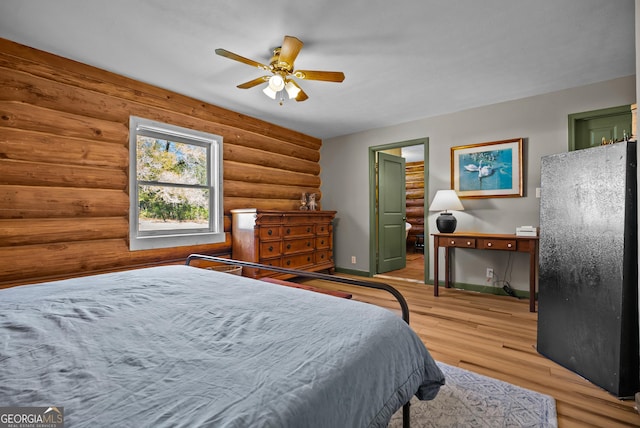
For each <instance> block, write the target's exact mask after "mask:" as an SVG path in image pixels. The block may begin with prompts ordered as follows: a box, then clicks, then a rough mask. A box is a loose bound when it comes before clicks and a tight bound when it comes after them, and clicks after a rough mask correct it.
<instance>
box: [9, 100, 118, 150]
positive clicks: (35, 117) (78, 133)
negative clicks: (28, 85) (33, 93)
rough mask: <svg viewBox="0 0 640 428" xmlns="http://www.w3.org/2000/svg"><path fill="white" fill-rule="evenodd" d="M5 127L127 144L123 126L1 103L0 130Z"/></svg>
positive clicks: (12, 102) (45, 109) (16, 104)
mask: <svg viewBox="0 0 640 428" xmlns="http://www.w3.org/2000/svg"><path fill="white" fill-rule="evenodd" d="M4 126H6V127H8V128H18V129H28V130H31V131H38V132H44V133H48V134H54V135H63V136H68V137H79V138H87V139H90V140H94V141H110V142H115V143H123V144H126V143H128V141H129V130H128V128H127V126H125V125H124V124H122V123H115V122H109V121H106V120H101V119H96V118H88V117H82V116H77V115H74V114H69V113H64V112H61V111H56V110H52V109H47V108H42V107H37V106H33V105H29V104H24V103H19V102H14V101H0V127H4Z"/></svg>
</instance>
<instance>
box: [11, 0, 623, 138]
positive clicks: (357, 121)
mask: <svg viewBox="0 0 640 428" xmlns="http://www.w3.org/2000/svg"><path fill="white" fill-rule="evenodd" d="M634 10H635V9H634V0H535V1H534V0H482V1H479V0H449V1H446V0H396V1H389V0H346V1H345V0H316V1H297V2H295V1H291V0H270V1H265V2H258V1H250V0H227V1H211V0H185V1H175V0H135V1H131V0H103V1H98V0H55V1H53V0H28V1H27V0H2V2H0V37H3V38H6V39H9V40H13V41H16V42H18V43H22V44H25V45H28V46H32V47H35V48H38V49H42V50H45V51H48V52H52V53H55V54H58V55H61V56H63V57H67V58H71V59H74V60H77V61H81V62H84V63H87V64H91V65H94V66H96V67H100V68H103V69H106V70H110V71H113V72H116V73H118V74H122V75H125V76H129V77H132V78H134V79H136V80H140V81H144V82H147V83H150V84H153V85H156V86H159V87H162V88H166V89H170V90H173V91H176V92H179V93H182V94H185V95H188V96H191V97H194V98H197V99H200V100H203V101H206V102H208V103H211V104H215V105H218V106H221V107H225V108H228V109H231V110H233V111H236V112H240V113H243V114H246V115H249V116H254V117H257V118H260V119H264V120H266V121H268V122H272V123H276V124H279V125H282V126H285V127H287V128H290V129H294V130H297V131H300V132H303V133H306V134H309V135H313V136H316V137H319V138H329V137H334V136H339V135H345V134H350V133H354V132H358V131H362V130H366V129H371V128H379V127H383V126H388V125H394V124H398V123H402V122H407V121H411V120H415V119H420V118H425V117H432V116H437V115H440V114H445V113H451V112H455V111H460V110H464V109H468V108H472V107H478V106H483V105H488V104H494V103H497V102H502V101H507V100H512V99H519V98H524V97H528V96H532V95H537V94H541V93H547V92H553V91H557V90H562V89H566V88H570V87H575V86H582V85H585V84H590V83H595V82H599V81H604V80H609V79H613V78H617V77H622V76H629V75H633V74H635V43H634V40H635V33H634V31H635V30H634V21H635V18H634V16H635V11H634ZM285 35H291V36H295V37H297V38H299V39H300V40H302V41H303V42H304V43H305V46H304V47H303V49H302V51H301V52H300V54H299V56H298V58H297V60H296V68H297V69H308V70H309V69H310V70H329V71H343V72H344V73H345V75H346V78H345V81H344V82H343V83H328V82H313V81H299V82H300V85H301V86H302V87H303V88H304V90H305V92H306V93H307V94H308V95H309V99H308V100H307V101H304V102H301V103H296V102H293V101H291V102H286V103H285V104H284V105H283V106H280V105H278V103H277V102H275V101H273V100H271V99H269V98H267V97H266V96H265V95H264V94H263V93H262V91H261V88H262V86H260V87H255V88H253V89H248V90H242V89H237V88H236V87H235V86H236V85H238V84H240V83H243V82H245V81H248V80H252V79H254V78H256V77H259V76H261V75H263V74H264V73H263V72H262V71H260V70H258V69H255V68H252V67H250V66H248V65H245V64H242V63H239V62H236V61H232V60H229V59H227V58H223V57H220V56H217V55H215V54H214V50H215V49H216V48H220V47H221V48H225V49H227V50H230V51H232V52H235V53H237V54H239V55H241V56H244V57H247V58H251V59H253V60H256V61H258V62H262V63H267V64H268V62H269V59H270V57H271V50H272V49H273V48H274V47H277V46H280V44H281V43H282V39H283V37H284V36H285Z"/></svg>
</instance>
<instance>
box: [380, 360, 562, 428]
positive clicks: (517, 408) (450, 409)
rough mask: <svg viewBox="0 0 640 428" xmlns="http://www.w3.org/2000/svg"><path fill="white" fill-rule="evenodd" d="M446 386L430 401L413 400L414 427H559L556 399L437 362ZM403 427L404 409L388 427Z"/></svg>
mask: <svg viewBox="0 0 640 428" xmlns="http://www.w3.org/2000/svg"><path fill="white" fill-rule="evenodd" d="M438 366H439V367H440V369H441V370H442V372H443V373H444V375H445V378H446V384H445V385H444V386H443V387H441V388H440V392H439V393H438V395H437V396H436V398H435V399H433V400H431V401H419V400H418V399H416V398H415V397H414V398H413V400H412V401H411V427H412V428H424V427H433V428H441V427H487V428H496V427H541V428H542V427H545V428H546V427H549V428H552V427H557V426H558V420H557V416H556V402H555V400H554V398H553V397H550V396H548V395H544V394H540V393H538V392H535V391H530V390H528V389H524V388H521V387H519V386H515V385H511V384H509V383H506V382H502V381H500V380H497V379H492V378H490V377H487V376H482V375H479V374H476V373H473V372H470V371H467V370H464V369H461V368H458V367H454V366H449V365H447V364H444V363H440V362H438ZM401 427H402V409H400V410H399V411H398V412H396V414H395V415H393V417H392V418H391V422H390V423H389V428H401Z"/></svg>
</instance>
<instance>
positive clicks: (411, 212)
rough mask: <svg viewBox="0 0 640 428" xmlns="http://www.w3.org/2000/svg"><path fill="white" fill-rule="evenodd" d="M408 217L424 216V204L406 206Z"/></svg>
mask: <svg viewBox="0 0 640 428" xmlns="http://www.w3.org/2000/svg"><path fill="white" fill-rule="evenodd" d="M406 210H407V217H424V207H422V206H415V207H414V206H411V207H406Z"/></svg>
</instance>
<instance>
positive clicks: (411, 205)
mask: <svg viewBox="0 0 640 428" xmlns="http://www.w3.org/2000/svg"><path fill="white" fill-rule="evenodd" d="M405 172H406V174H405V175H406V186H407V221H408V222H409V224H411V230H409V235H408V236H407V246H408V247H411V248H413V246H414V245H415V242H416V235H418V234H424V162H422V161H420V162H407V163H406V166H405Z"/></svg>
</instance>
